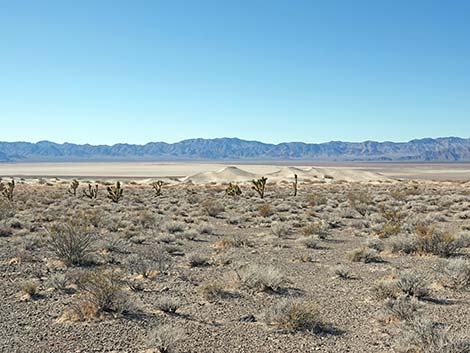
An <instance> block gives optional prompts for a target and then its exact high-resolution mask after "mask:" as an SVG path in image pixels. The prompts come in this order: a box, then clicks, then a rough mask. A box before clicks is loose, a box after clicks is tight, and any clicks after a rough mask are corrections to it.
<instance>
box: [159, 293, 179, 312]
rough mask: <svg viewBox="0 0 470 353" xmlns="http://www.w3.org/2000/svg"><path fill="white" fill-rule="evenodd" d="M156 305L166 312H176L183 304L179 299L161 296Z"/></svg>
mask: <svg viewBox="0 0 470 353" xmlns="http://www.w3.org/2000/svg"><path fill="white" fill-rule="evenodd" d="M155 306H156V307H157V308H158V309H160V310H161V311H163V312H164V313H170V314H173V313H176V310H178V308H179V307H180V306H181V303H180V302H179V300H177V299H175V298H171V297H160V298H158V299H157V300H156V302H155Z"/></svg>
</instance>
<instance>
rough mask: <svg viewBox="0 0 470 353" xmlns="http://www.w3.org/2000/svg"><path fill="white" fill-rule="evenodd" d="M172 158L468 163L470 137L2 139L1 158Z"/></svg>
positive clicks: (33, 160)
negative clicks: (142, 141) (101, 141)
mask: <svg viewBox="0 0 470 353" xmlns="http://www.w3.org/2000/svg"><path fill="white" fill-rule="evenodd" d="M137 160H138V161H170V160H180V161H182V160H311V161H439V162H444V161H470V138H458V137H442V138H435V139H433V138H424V139H416V140H411V141H408V142H376V141H365V142H341V141H331V142H326V143H319V144H314V143H303V142H287V143H280V144H269V143H263V142H259V141H247V140H241V139H238V138H216V139H202V138H198V139H189V140H183V141H180V142H177V143H165V142H151V143H147V144H145V145H134V144H126V143H119V144H115V145H112V146H109V145H89V144H85V145H78V144H73V143H63V144H58V143H54V142H50V141H40V142H37V143H30V142H0V162H43V161H44V162H46V161H48V162H53V161H137Z"/></svg>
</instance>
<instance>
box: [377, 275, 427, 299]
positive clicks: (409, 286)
mask: <svg viewBox="0 0 470 353" xmlns="http://www.w3.org/2000/svg"><path fill="white" fill-rule="evenodd" d="M374 290H375V293H376V296H377V297H378V298H379V299H390V298H392V299H396V298H398V297H399V296H400V295H407V296H411V297H415V298H418V299H420V298H424V297H428V296H429V289H428V286H427V281H426V280H425V279H424V278H423V277H421V276H420V275H419V274H417V273H415V272H412V271H405V272H402V273H401V274H399V275H398V276H397V277H396V278H391V279H382V280H379V281H378V282H377V283H376V284H375V287H374Z"/></svg>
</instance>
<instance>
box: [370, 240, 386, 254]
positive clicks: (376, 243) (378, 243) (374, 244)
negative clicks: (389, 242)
mask: <svg viewBox="0 0 470 353" xmlns="http://www.w3.org/2000/svg"><path fill="white" fill-rule="evenodd" d="M366 245H367V247H368V248H370V249H374V250H377V251H383V250H384V249H385V244H384V242H383V241H382V240H380V239H370V240H369V241H368V242H367V244H366Z"/></svg>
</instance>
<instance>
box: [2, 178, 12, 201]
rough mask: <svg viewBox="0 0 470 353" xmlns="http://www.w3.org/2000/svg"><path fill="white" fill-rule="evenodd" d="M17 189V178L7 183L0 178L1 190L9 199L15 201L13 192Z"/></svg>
mask: <svg viewBox="0 0 470 353" xmlns="http://www.w3.org/2000/svg"><path fill="white" fill-rule="evenodd" d="M14 191H15V180H14V179H11V181H10V182H8V183H7V184H6V185H5V184H4V183H2V181H1V179H0V192H1V193H2V195H3V196H5V197H6V198H7V199H8V201H13V192H14Z"/></svg>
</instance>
